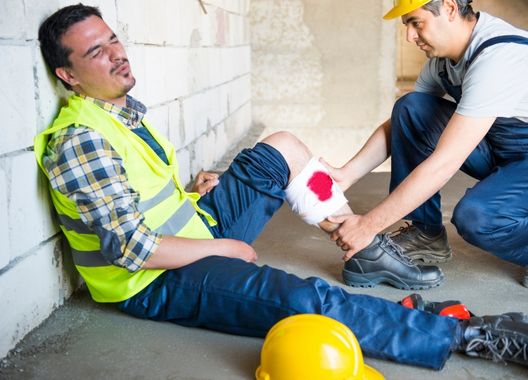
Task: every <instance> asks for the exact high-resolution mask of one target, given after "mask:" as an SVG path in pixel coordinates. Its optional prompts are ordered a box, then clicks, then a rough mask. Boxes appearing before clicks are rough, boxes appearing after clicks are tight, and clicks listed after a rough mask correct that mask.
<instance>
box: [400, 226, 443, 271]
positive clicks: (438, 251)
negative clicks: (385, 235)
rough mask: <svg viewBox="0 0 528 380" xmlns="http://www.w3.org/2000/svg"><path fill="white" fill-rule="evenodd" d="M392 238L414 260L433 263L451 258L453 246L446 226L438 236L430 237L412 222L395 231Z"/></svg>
mask: <svg viewBox="0 0 528 380" xmlns="http://www.w3.org/2000/svg"><path fill="white" fill-rule="evenodd" d="M391 238H392V241H394V242H395V243H396V244H398V245H399V246H400V247H401V248H402V249H403V252H404V253H405V255H406V256H407V257H409V258H410V259H411V260H412V261H418V260H421V261H423V262H424V263H427V264H432V263H445V262H446V261H448V260H450V259H451V247H450V246H449V243H448V242H447V233H446V230H445V228H444V229H443V230H442V232H441V233H440V234H438V235H437V236H434V237H429V236H427V235H425V234H424V233H423V232H422V231H420V230H419V229H418V228H416V227H415V226H413V225H412V224H407V226H406V227H401V228H400V229H399V230H398V231H394V232H393V233H392V234H391Z"/></svg>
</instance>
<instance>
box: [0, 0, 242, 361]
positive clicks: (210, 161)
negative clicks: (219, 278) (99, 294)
mask: <svg viewBox="0 0 528 380" xmlns="http://www.w3.org/2000/svg"><path fill="white" fill-rule="evenodd" d="M75 3H78V1H67V0H49V1H45V2H43V1H39V0H25V1H18V0H3V1H1V2H0V14H1V15H2V21H1V22H0V66H1V67H2V70H1V71H0V114H2V115H3V120H4V122H3V123H2V125H3V130H2V137H1V138H0V241H1V242H2V250H0V310H1V311H2V312H1V313H0V358H1V357H3V356H5V355H6V354H7V353H8V351H9V350H10V349H12V348H13V347H14V346H15V345H16V343H17V342H18V341H19V340H20V339H22V338H23V337H24V335H25V334H27V332H29V331H30V330H31V329H32V328H34V327H35V326H37V325H39V324H40V323H41V322H42V321H43V320H44V319H45V318H46V317H47V316H48V315H49V314H50V313H51V312H52V311H53V309H54V308H55V307H57V306H58V305H60V304H62V303H63V301H64V299H65V298H67V297H69V295H70V294H71V292H72V291H73V290H74V289H75V287H76V286H77V285H78V282H79V279H78V277H77V275H76V274H75V270H74V269H73V268H72V266H71V260H69V259H66V260H65V261H64V262H63V256H62V250H61V245H60V241H61V239H60V236H61V235H60V233H59V229H58V227H57V225H56V223H55V219H54V213H53V211H52V210H51V208H50V201H49V196H48V190H47V186H46V183H45V179H44V177H43V176H42V174H41V173H39V171H38V168H37V165H36V162H35V159H34V154H33V152H32V149H31V148H32V145H33V138H34V136H35V134H36V133H37V132H38V131H42V130H43V129H45V128H46V127H47V126H48V125H49V123H50V122H51V121H52V120H53V118H54V117H55V115H56V114H57V112H58V109H59V106H60V104H62V103H64V101H65V99H66V98H67V96H68V94H67V92H66V91H65V90H64V89H63V88H62V86H60V85H58V81H57V80H56V79H55V78H54V77H53V76H51V75H50V73H49V72H48V70H47V69H46V68H45V66H44V63H43V60H42V57H41V54H40V50H39V47H38V41H37V33H38V26H39V25H40V23H41V22H42V21H43V20H44V19H45V18H46V17H47V16H48V15H50V14H51V13H53V12H54V11H55V10H57V9H58V8H60V7H62V6H65V5H70V4H75ZM83 3H84V4H88V5H97V6H99V8H100V9H101V11H102V13H103V16H104V18H105V21H106V22H107V23H108V24H109V25H110V27H112V28H113V29H114V30H115V32H116V33H117V34H118V36H119V37H120V39H121V40H122V41H123V43H124V44H125V46H126V47H127V51H128V54H129V58H130V61H131V64H132V70H133V72H134V75H135V77H136V79H137V85H136V87H135V88H134V89H133V91H132V95H133V96H135V97H137V98H138V99H140V100H141V101H143V102H144V103H145V104H146V105H147V106H148V107H149V112H148V113H147V117H148V119H149V120H150V122H151V123H152V124H153V125H154V126H155V127H156V128H157V129H158V130H160V131H161V132H162V133H163V134H164V135H165V136H167V137H168V138H169V139H170V140H171V141H172V143H173V144H174V145H175V147H176V149H177V157H178V159H179V163H180V177H181V179H182V182H183V183H184V184H185V183H188V182H190V181H191V180H192V178H193V176H195V175H196V173H197V171H198V170H201V169H209V168H211V167H212V166H214V165H215V163H216V162H218V161H219V160H220V158H221V157H222V156H223V155H224V154H225V153H226V151H227V150H228V149H229V148H230V147H231V146H232V145H233V144H235V143H236V142H237V141H238V140H239V139H240V138H242V137H243V136H244V134H245V133H246V132H247V130H248V128H249V126H250V124H251V102H250V96H251V89H250V85H251V84H250V65H251V63H250V62H251V57H250V46H249V30H248V28H249V23H248V10H249V0H206V1H204V3H205V6H206V9H207V14H206V15H205V14H204V13H203V11H202V9H201V7H200V5H199V2H198V0H152V1H148V2H146V1H143V0H99V1H95V0H93V1H92V0H88V1H86V0H85V1H83Z"/></svg>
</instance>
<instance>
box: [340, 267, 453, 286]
mask: <svg viewBox="0 0 528 380" xmlns="http://www.w3.org/2000/svg"><path fill="white" fill-rule="evenodd" d="M343 281H344V282H345V284H346V285H348V286H353V287H357V288H373V287H375V286H377V285H379V284H381V283H385V284H389V285H392V286H394V287H395V288H398V289H404V290H424V289H430V288H434V287H436V286H439V285H440V284H441V283H442V282H444V275H443V274H442V275H441V276H440V277H439V278H438V279H436V280H434V281H431V282H423V281H420V282H417V281H413V280H405V279H401V278H400V277H398V276H397V275H395V274H394V273H392V272H388V271H379V272H372V273H354V272H350V271H348V270H346V269H343Z"/></svg>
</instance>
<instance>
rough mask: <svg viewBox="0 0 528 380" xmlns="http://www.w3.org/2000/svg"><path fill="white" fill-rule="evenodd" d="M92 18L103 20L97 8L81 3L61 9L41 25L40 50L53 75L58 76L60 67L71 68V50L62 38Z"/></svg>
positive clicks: (39, 35)
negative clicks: (77, 24)
mask: <svg viewBox="0 0 528 380" xmlns="http://www.w3.org/2000/svg"><path fill="white" fill-rule="evenodd" d="M90 16H97V17H99V18H101V19H102V18H103V17H102V16H101V12H100V11H99V9H98V8H97V7H90V6H86V5H83V4H81V3H79V4H77V5H70V6H67V7H64V8H61V9H59V10H58V11H57V12H55V13H53V14H52V15H51V16H49V17H48V18H47V19H46V20H45V21H44V22H43V23H42V25H40V28H39V34H38V39H39V41H40V50H41V52H42V56H43V57H44V61H45V62H46V64H47V65H48V67H49V69H50V70H51V72H52V74H53V75H55V76H56V74H55V69H56V68H58V67H71V62H70V59H69V56H70V54H71V49H70V48H68V47H65V46H63V45H62V44H61V38H62V36H63V35H64V33H66V32H67V31H68V29H69V28H70V27H71V26H72V25H74V24H76V23H78V22H81V21H83V20H85V19H87V18H88V17H90ZM59 79H60V78H59ZM61 82H62V84H64V86H65V87H66V88H67V89H68V90H71V87H70V85H69V84H68V83H65V82H64V81H63V80H62V79H61Z"/></svg>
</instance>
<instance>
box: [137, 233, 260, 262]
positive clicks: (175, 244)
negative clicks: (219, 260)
mask: <svg viewBox="0 0 528 380" xmlns="http://www.w3.org/2000/svg"><path fill="white" fill-rule="evenodd" d="M208 256H225V257H233V258H241V259H243V260H245V261H248V262H253V261H256V259H257V256H256V254H255V251H254V250H253V249H252V248H251V246H249V245H248V244H246V243H244V242H243V241H239V240H234V239H188V238H181V237H175V236H164V237H163V239H162V240H161V243H160V245H159V246H158V248H157V249H156V251H155V252H154V253H153V254H152V255H151V256H150V257H149V259H148V260H147V261H146V262H145V264H144V265H143V267H142V268H143V269H176V268H180V267H183V266H185V265H188V264H191V263H193V262H195V261H198V260H200V259H203V258H204V257H208Z"/></svg>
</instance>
